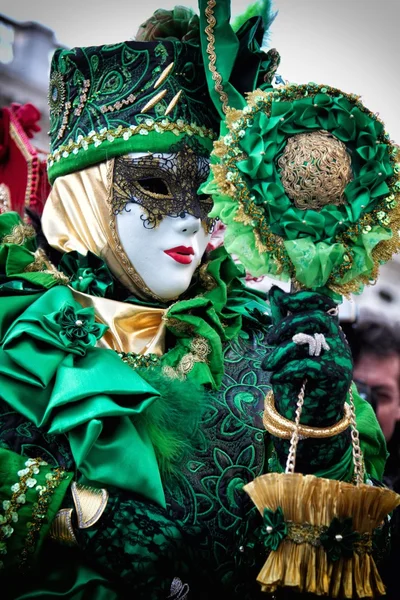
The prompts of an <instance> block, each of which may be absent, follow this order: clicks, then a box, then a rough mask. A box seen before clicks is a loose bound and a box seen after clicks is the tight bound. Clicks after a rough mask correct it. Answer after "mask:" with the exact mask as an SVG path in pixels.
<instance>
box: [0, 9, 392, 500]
mask: <svg viewBox="0 0 400 600" xmlns="http://www.w3.org/2000/svg"><path fill="white" fill-rule="evenodd" d="M159 1H160V0H158V1H157V3H156V4H157V5H154V6H153V4H152V3H151V2H150V3H145V4H146V14H145V15H144V16H149V12H152V11H153V10H155V9H156V8H158V3H159ZM285 2H286V3H287V4H289V5H290V7H286V8H289V10H286V12H285V10H282V15H283V16H281V14H279V16H278V18H277V20H276V22H277V29H276V32H275V34H274V31H273V32H272V35H271V40H270V41H271V45H272V46H274V47H275V46H276V47H277V48H278V50H279V51H280V52H281V53H282V45H283V44H284V43H288V40H290V39H292V40H293V39H294V38H293V35H295V34H294V33H293V32H294V31H295V29H293V30H292V29H291V30H290V31H289V26H291V27H292V28H293V27H295V25H294V24H295V23H296V22H297V23H298V22H299V19H300V14H298V15H295V17H296V18H293V14H294V13H293V10H297V11H299V10H300V9H301V8H302V7H303V12H304V7H305V6H308V8H309V9H310V8H311V4H313V5H315V7H317V4H316V3H315V0H308V2H309V4H308V5H307V0H306V1H304V0H301V2H299V1H298V0H296V2H295V3H294V1H293V0H285ZM177 3H178V2H177ZM16 4H18V3H16ZM40 4H41V3H40V2H39V5H40ZM42 4H43V3H42ZM134 4H136V3H134ZM161 4H162V5H163V6H165V7H166V8H169V6H167V5H168V4H170V5H171V6H173V4H174V3H171V2H164V3H162V2H161V1H160V5H161ZM181 4H185V5H190V6H193V7H195V6H196V4H197V2H196V1H195V0H191V1H190V2H184V0H182V2H181ZM246 4H247V2H246ZM275 4H276V5H277V9H278V10H279V11H280V12H281V8H283V6H284V2H283V0H282V1H280V0H276V2H275ZM150 5H151V6H150ZM281 5H282V6H281ZM323 5H324V6H325V11H327V10H328V9H329V7H331V8H332V10H334V13H332V18H333V17H334V15H336V17H335V18H336V20H335V19H333V21H334V22H333V24H332V23H331V25H330V27H335V28H336V30H337V36H336V38H335V37H334V33H332V30H331V29H328V34H327V33H326V31H324V30H323V28H321V26H320V23H319V22H318V18H320V17H318V14H317V15H316V16H315V11H314V13H313V14H314V17H315V19H316V23H315V28H316V29H318V28H319V35H320V38H319V39H321V36H324V35H327V47H326V48H322V47H321V48H320V50H321V52H322V53H323V52H328V53H330V55H331V57H332V60H331V63H330V67H331V68H332V77H331V76H330V75H329V72H328V75H329V77H328V76H327V77H326V80H327V81H326V82H327V83H331V84H332V85H337V86H338V87H341V81H339V80H340V73H341V74H342V77H344V75H345V74H347V75H348V76H349V77H350V79H351V78H352V77H353V79H354V77H355V75H356V74H357V75H358V77H359V80H361V79H362V78H363V80H364V81H365V82H366V84H368V85H371V86H372V87H371V89H374V90H377V91H378V92H379V93H378V95H377V98H378V100H380V99H381V100H382V103H383V104H384V108H383V109H382V111H383V110H386V115H385V114H382V113H381V117H382V118H383V119H384V120H385V122H386V119H385V117H386V116H387V117H388V119H389V121H390V125H391V127H392V130H393V129H394V130H395V131H394V134H392V135H394V136H396V135H398V136H399V137H398V139H396V138H395V141H398V142H400V133H399V134H398V133H397V132H400V123H398V121H397V119H396V118H395V116H394V115H395V113H396V111H397V110H398V97H399V94H398V90H397V93H396V86H397V88H398V86H399V83H398V81H397V80H395V72H393V73H392V72H391V65H394V66H395V65H396V64H398V59H399V54H400V51H399V49H398V44H397V42H396V39H397V36H395V38H393V40H392V42H393V47H392V45H388V46H385V47H384V48H383V49H382V44H380V45H379V43H380V42H382V43H385V44H390V39H391V37H392V36H391V34H390V31H391V29H390V28H391V27H394V26H395V23H389V22H388V18H387V17H384V16H382V14H383V13H382V7H383V6H384V5H385V6H386V7H389V8H392V9H393V11H394V7H395V6H397V15H398V16H400V4H399V3H398V1H397V0H383V1H382V2H381V3H376V2H371V1H370V0H353V1H352V2H344V1H339V2H338V3H336V4H335V7H332V3H331V2H325V1H324V0H318V7H319V8H318V10H321V6H323ZM346 7H347V8H346ZM371 7H375V8H374V11H375V12H371V10H369V9H371ZM241 8H244V6H243V7H240V6H239V5H238V4H237V5H236V12H239V10H240V9H241ZM340 9H341V10H342V11H344V12H342V13H340V12H339V13H338V12H337V11H338V10H340ZM366 9H368V10H369V12H368V11H367V12H366ZM1 10H2V9H0V11H1ZM3 10H4V9H3ZM50 10H53V11H55V10H57V11H58V10H59V9H58V8H57V9H56V7H55V6H54V5H53V6H52V8H50ZM138 10H139V11H142V12H143V14H144V8H143V7H142V8H140V9H139V8H138ZM316 10H317V8H316ZM351 10H352V11H353V13H354V14H353V15H352V17H351V19H352V20H351V19H350V21H349V22H347V26H345V20H344V19H345V15H346V11H347V12H349V11H351ZM290 11H292V12H290ZM6 13H8V14H13V11H12V10H11V7H10V10H8V11H7V10H5V11H4V14H0V186H1V184H2V181H4V180H2V176H3V174H4V171H5V165H6V162H7V160H8V156H9V155H8V142H7V131H6V128H7V126H8V125H7V123H6V119H5V115H6V112H7V111H5V110H4V108H6V107H8V110H9V111H11V112H12V113H13V115H14V117H15V118H16V119H19V120H20V122H21V123H22V127H23V128H24V130H25V132H26V134H27V136H26V138H27V139H26V140H25V141H26V143H28V144H30V145H31V151H32V152H37V154H38V156H39V158H40V160H41V161H42V164H43V165H44V164H45V157H46V153H47V151H48V148H49V140H48V133H47V132H48V130H49V117H48V104H47V91H48V73H49V66H50V60H51V56H52V54H53V52H54V50H55V48H56V47H59V46H60V45H65V46H68V43H66V40H67V38H68V36H67V35H66V30H65V29H64V30H63V31H62V32H61V31H53V29H51V28H49V27H48V26H47V25H44V24H42V23H40V22H36V21H35V20H31V17H30V16H29V15H28V17H27V18H26V19H23V18H21V19H16V18H15V16H7V14H6ZM14 13H15V11H14ZM366 14H367V16H365V15H366ZM290 15H292V17H291V21H290V20H287V19H288V18H290ZM338 15H339V16H338ZM368 15H369V16H368ZM394 15H395V12H393V16H394ZM120 16H121V15H120ZM75 19H76V22H77V23H79V14H75ZM92 19H94V17H93V15H92ZM285 19H286V21H285ZM368 19H369V20H368ZM382 19H383V21H384V22H385V23H386V30H385V31H383V32H382V31H381V25H382ZM385 19H386V21H385ZM340 20H341V22H342V24H343V27H341V26H340ZM121 21H122V20H121V19H119V23H121ZM397 22H398V20H397ZM349 23H350V25H349ZM139 24H140V21H138V22H137V23H131V25H130V31H131V35H130V37H132V32H134V31H135V30H136V29H137V26H138V25H139ZM290 24H291V25H290ZM357 24H358V25H359V29H358V31H356V29H355V28H356V26H357ZM298 29H299V27H298ZM300 29H301V27H300ZM373 29H375V31H376V35H375V36H373V35H372V34H371V32H372V31H373ZM352 31H353V32H354V35H353V37H352V38H351V39H350V41H349V40H347V46H345V47H344V49H345V52H346V53H347V54H346V56H347V58H346V56H345V55H343V44H344V38H345V37H346V35H347V37H349V35H350V36H351V35H352V34H351V32H352ZM363 31H364V34H365V35H364V36H363V35H362V32H363ZM379 32H380V33H379ZM72 33H73V32H71V34H72ZM89 33H90V32H89V31H88V30H87V36H89ZM300 34H301V32H300ZM345 34H346V35H345ZM100 35H102V36H103V37H102V39H101V40H100V39H97V38H89V37H88V41H87V43H86V45H90V44H97V43H112V42H114V41H118V40H114V39H112V36H111V33H110V34H109V33H108V32H107V31H105V30H103V31H102V32H100ZM109 35H110V36H111V37H108V36H109ZM121 35H122V37H121V38H120V39H119V41H121V40H122V39H124V37H123V36H124V34H123V33H121ZM301 35H303V36H304V32H303V34H301ZM301 35H300V38H299V39H301ZM379 36H381V37H379ZM382 36H383V37H382ZM126 37H128V36H126ZM306 37H307V36H306ZM308 37H309V36H308ZM125 39H126V38H125ZM303 39H304V40H305V37H303ZM71 40H73V37H71ZM382 40H384V42H383V41H382ZM377 42H379V43H378V46H377ZM81 43H82V41H81V40H80V39H79V40H77V41H76V42H73V41H72V42H71V45H72V44H75V45H79V44H81ZM295 44H296V42H295ZM297 44H298V45H297V47H294V48H293V47H292V53H293V56H297V57H298V62H296V60H292V62H291V63H290V61H286V62H285V60H283V61H282V64H281V71H282V72H281V76H282V77H283V79H290V80H294V75H293V74H292V73H299V76H298V77H297V81H302V80H303V79H304V77H307V75H308V74H309V73H312V72H313V68H315V71H316V73H317V74H316V75H315V77H313V79H314V80H316V81H319V79H318V68H322V69H323V68H324V64H323V63H321V62H319V63H318V64H316V62H315V61H316V60H317V61H318V60H320V61H321V60H323V59H321V58H319V59H318V58H316V57H315V56H314V57H313V56H309V61H308V62H307V61H306V58H305V57H304V53H306V55H307V48H306V47H304V48H303V44H300V45H299V43H298V42H297ZM363 44H364V46H363ZM367 44H369V48H368V56H367V57H366V59H365V62H364V63H362V64H361V63H360V64H359V65H358V66H357V60H359V58H357V57H358V54H357V52H359V51H360V46H361V51H362V52H364V54H365V53H366V51H367ZM377 47H378V50H379V51H377V50H376V48H377ZM352 49H353V50H352ZM301 51H303V55H302V53H301ZM349 52H350V55H349ZM351 52H353V53H352V54H351ZM377 52H378V53H377ZM393 53H394V54H393ZM382 56H385V57H388V60H389V63H387V61H386V62H385V64H383V63H384V61H382V60H381V59H382ZM305 62H307V65H308V68H309V70H308V72H307V71H304V69H302V66H303V67H304V64H305ZM335 64H336V66H337V67H338V73H339V75H338V74H337V73H335V72H334V69H333V65H335ZM366 65H369V67H370V68H368V70H366ZM286 66H287V67H286ZM317 67H318V68H317ZM286 68H287V72H286ZM303 71H304V73H303ZM338 77H339V80H338ZM335 78H336V80H335ZM360 78H361V79H360ZM391 78H393V81H390V79H391ZM357 81H358V80H357ZM389 81H390V85H389V91H391V94H392V96H390V95H389V98H388V82H389ZM360 85H361V84H360ZM342 89H345V90H346V91H354V92H357V93H359V85H358V84H357V85H356V87H355V89H354V88H353V89H350V88H349V85H348V84H347V83H346V82H345V83H344V84H343V87H342ZM367 95H368V93H367ZM363 99H364V95H363ZM378 100H377V99H376V98H375V97H372V95H371V102H372V104H374V103H375V106H377V104H378ZM384 101H385V102H384ZM388 102H389V104H388ZM27 104H28V105H29V104H31V105H33V107H34V109H35V110H36V112H35V110H33V111H32V110H31V109H28V110H25V107H26V105H27ZM366 104H367V105H368V98H367V99H366ZM369 106H370V108H371V109H372V110H378V108H375V106H371V105H369ZM388 107H393V112H391V110H389V108H388ZM2 109H3V110H2ZM8 114H10V113H8ZM387 125H388V123H387ZM388 129H389V127H388ZM389 131H390V132H391V130H390V129H389ZM41 185H42V191H43V194H45V192H46V189H45V186H44V184H43V183H42V184H41ZM43 186H44V187H43ZM4 189H5V188H4ZM1 194H2V189H1V187H0V212H1V207H2V204H1V202H2V198H3V202H4V206H5V204H6V200H5V199H4V198H5V196H4V195H3V196H2V195H1ZM220 234H221V236H220V239H219V240H216V243H220V242H221V240H222V236H223V232H220ZM273 283H277V282H272V281H271V280H270V279H268V278H264V279H263V280H252V279H251V278H249V285H253V286H257V287H260V288H262V289H264V290H265V291H268V289H269V287H270V286H271V285H272V284H273ZM399 283H400V256H394V257H393V260H392V261H390V262H389V263H387V264H386V265H385V266H383V267H382V268H381V271H380V275H379V279H378V281H377V282H376V283H375V285H372V286H370V287H368V288H367V289H365V291H364V292H363V293H362V294H361V295H359V296H354V297H351V298H349V299H347V300H346V301H345V302H344V303H343V305H342V306H341V307H340V318H341V321H342V327H343V330H344V331H345V333H346V335H347V338H348V341H349V343H350V345H351V347H352V350H353V356H354V364H355V370H354V378H355V380H356V382H357V384H358V387H359V390H360V391H361V393H362V394H363V395H364V397H365V398H366V399H367V400H368V401H369V402H371V404H372V405H373V407H374V409H375V411H376V414H377V416H378V419H379V421H380V423H381V426H382V429H383V432H384V434H385V437H386V440H387V442H388V449H389V451H390V459H389V462H388V468H387V474H386V482H387V483H388V484H389V485H390V486H391V487H393V488H395V489H396V490H397V491H399V492H400V285H399ZM279 285H282V287H283V288H285V289H288V286H287V285H286V284H279Z"/></svg>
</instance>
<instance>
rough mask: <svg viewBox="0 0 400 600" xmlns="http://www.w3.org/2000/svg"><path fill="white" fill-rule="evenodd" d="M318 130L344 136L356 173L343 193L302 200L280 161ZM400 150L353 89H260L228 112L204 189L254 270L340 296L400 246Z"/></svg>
mask: <svg viewBox="0 0 400 600" xmlns="http://www.w3.org/2000/svg"><path fill="white" fill-rule="evenodd" d="M317 131H318V132H321V131H322V132H325V133H326V132H328V133H329V134H331V136H332V137H333V138H334V139H336V140H339V141H340V142H342V143H343V144H344V146H345V150H346V152H347V155H348V156H349V157H350V160H351V178H350V180H349V181H348V182H347V184H346V186H345V188H344V194H343V196H344V197H343V201H342V202H340V203H339V202H337V203H330V202H328V203H327V204H325V205H324V206H322V207H318V208H305V209H304V208H302V207H301V208H300V207H299V206H298V205H296V203H295V202H294V201H293V199H292V198H291V197H290V194H289V192H288V191H287V190H286V188H285V186H284V183H283V182H282V173H281V168H280V166H279V164H278V161H279V159H280V158H281V157H282V154H283V153H284V151H285V148H286V145H287V144H288V141H289V140H290V139H291V138H293V136H297V135H299V134H305V133H311V132H317ZM396 156H397V147H395V146H394V145H393V143H392V142H391V141H390V139H389V136H388V134H387V133H386V132H385V130H384V126H383V124H382V122H381V121H380V120H379V119H378V118H377V117H376V116H375V115H374V114H372V113H371V112H369V111H368V110H367V109H366V108H365V107H364V106H363V105H362V104H361V102H360V101H359V99H358V97H356V96H354V95H347V94H344V93H343V92H341V91H340V90H337V89H334V88H330V87H324V86H319V85H316V84H309V85H302V86H297V85H293V84H291V85H288V86H282V87H279V88H275V89H274V90H271V91H266V92H265V91H264V92H263V91H261V90H257V91H256V92H253V93H252V94H251V95H250V96H249V99H248V103H247V105H246V106H245V108H244V109H243V110H240V111H238V110H232V111H231V112H230V113H228V115H227V117H226V122H225V131H224V135H223V136H222V137H221V138H220V140H219V141H218V142H217V143H216V144H215V145H214V152H213V155H212V174H210V177H209V180H208V182H206V184H204V186H203V188H202V192H203V193H208V194H211V195H212V196H213V199H214V208H213V211H212V213H211V216H212V217H219V218H220V219H221V220H222V222H224V223H225V224H226V226H227V231H226V236H225V245H226V247H227V249H228V251H229V252H231V253H234V254H236V255H237V256H238V257H239V258H240V260H241V261H242V263H243V264H244V265H245V267H246V268H247V269H248V270H249V271H250V272H251V273H252V274H253V275H254V276H259V275H270V276H272V277H275V278H278V279H283V280H288V279H291V280H293V281H294V282H297V284H299V286H300V287H305V288H308V289H314V290H320V291H323V292H325V293H329V294H331V295H332V294H335V293H336V299H338V294H343V293H344V294H346V293H350V292H359V291H361V290H362V287H363V285H364V284H366V283H368V282H369V281H370V280H371V279H375V278H376V275H377V268H378V265H379V264H381V263H382V262H384V261H385V260H388V258H390V256H391V255H392V253H393V252H394V251H396V250H397V249H398V247H399V240H398V236H397V235H396V233H395V230H396V229H397V228H398V224H399V216H398V215H399V210H398V208H397V207H398V193H399V191H400V181H399V172H400V165H399V164H397V163H396ZM289 167H290V165H289V166H288V168H289ZM290 168H292V167H290ZM324 176H325V174H324ZM308 184H309V182H307V181H306V182H301V181H300V183H299V185H304V186H305V187H306V186H307V185H308Z"/></svg>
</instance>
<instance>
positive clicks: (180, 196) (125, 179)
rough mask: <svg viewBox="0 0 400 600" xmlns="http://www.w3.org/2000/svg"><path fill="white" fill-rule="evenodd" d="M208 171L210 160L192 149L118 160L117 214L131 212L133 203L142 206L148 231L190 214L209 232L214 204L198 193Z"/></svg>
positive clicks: (114, 197) (116, 163)
mask: <svg viewBox="0 0 400 600" xmlns="http://www.w3.org/2000/svg"><path fill="white" fill-rule="evenodd" d="M209 170H210V166H209V162H208V159H207V158H204V157H202V156H198V155H197V154H195V153H194V152H193V151H192V150H191V149H190V148H187V149H185V150H181V151H180V152H177V153H173V154H163V155H153V154H149V155H146V156H141V157H139V158H134V157H130V156H129V155H126V156H121V157H118V158H116V159H115V163H114V178H113V199H112V205H113V211H114V214H115V215H117V214H119V213H120V212H122V211H123V210H126V211H128V212H129V204H130V203H134V204H139V205H140V206H141V207H142V208H143V209H144V211H145V215H146V216H145V217H142V218H143V224H144V226H145V227H146V228H148V229H153V228H154V227H157V225H159V223H160V222H161V221H162V220H163V219H164V218H165V217H167V216H168V217H180V216H184V215H185V214H190V215H193V216H194V217H196V218H198V219H201V220H202V223H203V226H204V227H205V229H206V231H207V233H210V232H211V231H212V228H213V226H214V220H213V219H210V218H209V217H207V215H208V213H209V212H210V211H211V209H212V206H213V201H212V199H211V198H210V197H209V196H206V195H201V194H198V193H197V190H198V189H199V187H200V185H201V184H202V183H203V182H204V181H205V180H206V179H207V177H208V174H209Z"/></svg>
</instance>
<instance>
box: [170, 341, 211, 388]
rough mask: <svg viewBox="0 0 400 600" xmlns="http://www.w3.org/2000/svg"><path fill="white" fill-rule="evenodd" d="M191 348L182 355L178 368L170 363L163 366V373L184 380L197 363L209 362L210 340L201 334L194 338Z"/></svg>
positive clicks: (171, 377)
mask: <svg viewBox="0 0 400 600" xmlns="http://www.w3.org/2000/svg"><path fill="white" fill-rule="evenodd" d="M190 350H191V351H190V352H188V353H187V354H184V355H183V356H182V358H181V360H180V361H179V363H178V365H177V367H176V368H174V367H171V366H169V365H166V366H165V367H164V368H163V373H164V375H165V376H166V377H169V378H170V379H180V380H181V381H183V380H184V379H186V377H187V376H188V374H189V373H190V371H191V370H192V369H193V367H194V365H195V363H197V362H204V363H206V362H207V357H208V355H209V354H210V352H211V348H210V346H209V343H208V341H207V340H206V338H203V337H201V336H196V337H195V338H194V339H193V340H192V343H191V344H190Z"/></svg>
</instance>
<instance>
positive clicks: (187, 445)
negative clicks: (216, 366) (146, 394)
mask: <svg viewBox="0 0 400 600" xmlns="http://www.w3.org/2000/svg"><path fill="white" fill-rule="evenodd" d="M137 372H138V374H139V375H140V376H141V377H143V379H145V380H146V381H147V382H148V383H149V384H150V385H151V386H152V387H153V388H154V389H155V390H157V391H158V392H159V393H160V394H161V395H160V397H159V398H157V399H156V400H155V401H154V402H153V403H152V404H151V405H150V406H149V407H148V408H147V409H146V411H145V412H144V413H143V414H142V415H140V418H141V419H143V421H144V422H145V424H146V429H147V431H148V433H149V436H150V439H151V441H152V443H153V446H154V450H155V453H156V456H157V460H158V466H159V468H160V473H161V477H162V479H163V480H164V481H165V479H167V478H169V477H170V476H172V475H174V474H175V473H177V472H178V471H179V470H180V469H181V467H182V465H183V463H184V462H185V460H187V459H188V457H189V456H192V455H193V453H194V452H195V451H196V448H198V447H200V444H201V445H202V448H204V438H203V436H202V433H201V430H200V422H201V418H202V416H203V414H204V412H205V410H206V408H207V406H209V405H210V396H209V393H208V392H207V391H206V390H205V389H204V386H201V385H199V384H197V383H196V382H193V381H191V380H190V378H188V379H185V381H180V380H179V379H170V378H169V377H166V376H165V375H163V373H162V371H161V368H158V367H155V368H151V369H138V371H137Z"/></svg>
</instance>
